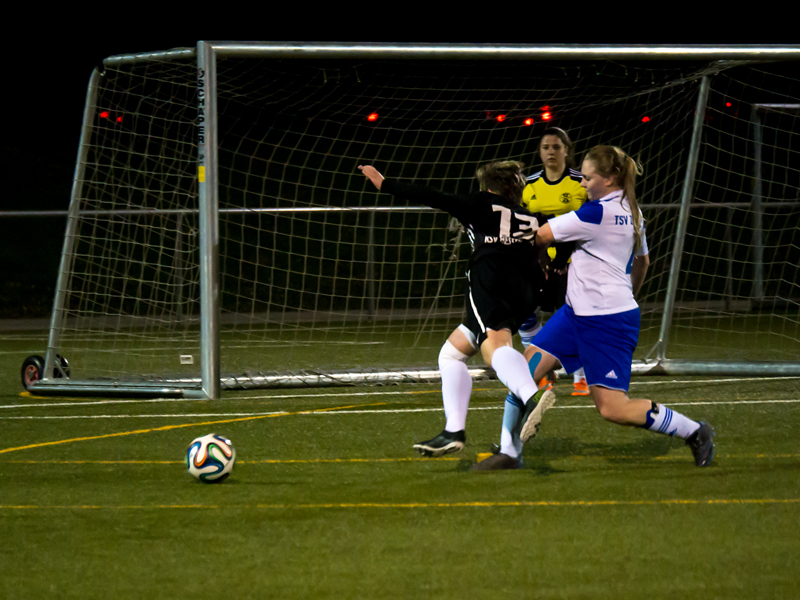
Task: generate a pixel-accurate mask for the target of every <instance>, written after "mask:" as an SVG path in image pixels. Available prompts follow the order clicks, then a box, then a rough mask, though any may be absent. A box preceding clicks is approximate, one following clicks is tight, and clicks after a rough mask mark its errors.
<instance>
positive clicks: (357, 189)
mask: <svg viewBox="0 0 800 600" xmlns="http://www.w3.org/2000/svg"><path fill="white" fill-rule="evenodd" d="M195 68H196V66H195V65H194V63H193V62H192V61H191V60H179V61H161V62H159V61H156V60H148V61H143V62H140V63H135V64H132V65H127V64H126V65H122V66H119V67H114V68H108V69H107V70H106V73H105V75H104V77H103V78H102V83H101V90H100V93H99V95H98V101H97V115H96V117H95V121H96V122H95V123H94V124H93V125H94V131H93V135H92V138H91V140H90V142H89V143H90V152H89V159H88V164H87V169H86V182H85V185H84V186H83V188H82V192H81V198H80V202H81V211H82V215H81V216H80V217H79V227H78V229H77V243H76V246H75V248H76V253H75V258H74V260H73V261H71V264H72V267H71V270H70V285H69V297H68V300H67V303H66V305H67V306H68V308H69V312H68V316H67V318H66V319H65V320H64V322H63V329H62V331H61V336H60V339H61V342H60V345H59V347H58V348H57V350H58V351H59V352H60V353H61V354H63V355H65V356H67V357H68V358H69V359H70V363H71V365H72V366H73V376H76V375H80V376H84V377H87V376H97V375H100V376H109V377H121V376H132V375H136V376H139V375H147V376H155V377H168V376H173V375H175V374H180V375H191V374H196V373H197V372H198V365H197V359H198V358H199V353H198V350H197V348H198V346H199V332H198V319H199V318H200V315H199V301H198V278H199V272H198V271H199V268H198V264H199V263H198V261H199V255H198V251H197V250H196V248H197V211H196V209H197V188H196V181H195V173H196V164H197V163H196V159H197V157H196V152H197V146H196V144H195V138H196V130H195V118H196V116H197V111H196V107H195V104H196V89H195V76H196V73H195ZM717 71H719V72H717ZM705 73H710V74H712V77H713V79H712V92H711V95H710V98H709V118H708V120H707V122H706V124H705V129H704V134H703V146H702V149H701V163H700V165H699V167H698V181H697V184H696V186H695V187H696V192H695V198H694V199H693V202H694V204H695V205H698V206H700V205H704V206H703V207H701V208H693V209H692V213H691V219H690V224H689V232H688V235H687V245H686V255H685V256H684V261H683V268H684V272H683V273H682V274H681V276H680V278H679V280H678V295H677V307H676V308H677V309H676V315H675V321H674V323H673V328H672V331H671V341H670V343H671V344H673V343H674V346H672V345H670V347H669V348H668V351H667V354H668V355H669V356H670V357H672V358H681V357H688V358H696V357H705V358H714V359H737V360H740V359H742V358H745V359H753V358H775V359H796V357H797V356H798V355H800V348H799V346H798V344H799V343H798V338H799V337H800V336H798V317H797V299H798V297H800V291H798V289H797V283H796V281H797V264H798V257H797V254H798V252H797V242H796V240H795V239H794V238H795V236H794V235H793V232H794V231H795V230H796V229H797V215H798V207H797V188H798V181H797V172H798V171H797V169H798V160H797V153H796V152H794V153H793V152H792V151H791V150H789V149H790V148H791V147H792V145H793V141H794V140H793V136H794V135H795V134H794V133H793V132H794V131H796V129H797V128H796V117H797V114H798V113H797V111H792V110H781V111H776V110H765V111H762V113H763V127H762V130H763V147H762V163H761V164H762V168H763V173H764V176H763V181H764V185H763V190H764V191H763V211H764V212H763V219H762V223H763V226H762V229H763V232H762V234H763V246H764V251H763V257H764V258H763V267H762V268H761V270H760V272H761V277H762V279H763V290H764V291H763V294H761V296H759V297H757V298H756V297H754V296H753V293H752V286H753V281H754V278H755V275H754V272H753V266H752V265H753V260H754V258H753V256H754V255H753V252H754V250H753V248H754V242H753V240H754V230H753V228H752V225H751V223H752V222H753V217H752V211H751V210H750V208H749V206H750V204H751V203H752V197H753V186H752V183H751V180H752V178H753V174H752V173H753V157H754V149H753V142H752V140H753V133H752V132H753V124H752V117H751V114H750V108H749V107H750V106H751V104H753V103H766V102H783V103H787V102H790V101H792V102H794V101H797V96H798V89H800V83H799V82H798V77H797V69H796V66H795V65H787V64H781V65H774V66H763V65H762V66H760V65H741V66H736V67H730V68H726V67H723V66H721V65H716V66H714V67H713V68H710V67H707V66H705V65H700V64H689V63H680V64H664V63H650V64H643V63H635V64H634V63H632V64H627V65H622V64H618V63H612V62H596V63H580V64H578V63H573V62H558V63H549V64H548V63H529V62H513V63H512V62H508V63H505V62H498V61H493V62H488V61H482V62H470V63H466V62H458V61H446V62H442V61H439V62H436V61H414V62H411V61H346V60H339V61H329V60H325V61H322V60H308V61H306V60H302V61H300V60H275V59H269V60H267V59H257V58H247V59H241V58H236V59H234V58H225V59H220V61H219V64H218V87H219V97H218V98H219V100H218V102H219V155H220V158H219V160H220V165H219V166H220V170H219V175H220V194H219V197H220V269H221V281H220V292H221V293H220V297H221V304H222V372H223V374H226V375H227V374H230V375H235V376H237V378H238V379H239V380H240V381H245V382H246V381H247V380H248V378H249V377H251V376H255V375H258V374H260V373H286V372H297V371H314V372H318V373H328V372H332V371H339V370H356V371H359V370H360V371H366V372H371V371H378V370H384V369H397V368H409V367H432V366H434V365H435V364H436V355H437V353H438V350H439V348H440V346H441V344H442V342H443V341H444V339H445V337H446V336H447V335H448V334H449V332H450V331H452V329H453V328H454V327H455V326H456V325H458V323H459V322H460V320H461V313H462V310H463V298H462V294H463V269H464V265H465V261H466V258H467V256H468V254H469V248H468V243H467V239H466V236H465V235H463V234H462V232H461V231H460V229H459V227H457V226H456V224H454V223H452V222H451V221H450V219H449V218H448V216H447V215H445V214H443V213H438V212H434V211H430V210H427V209H424V208H419V209H417V208H413V207H412V208H409V207H408V206H407V204H406V203H405V202H403V201H402V200H394V199H392V198H391V197H389V196H381V195H379V194H377V193H375V192H374V190H373V188H372V187H371V186H369V185H368V184H367V182H366V180H365V179H364V178H363V177H362V176H361V175H360V174H359V173H358V171H357V170H356V167H357V165H359V164H364V163H370V164H374V165H375V166H377V167H378V168H379V169H380V170H382V171H383V172H384V174H385V175H387V176H391V177H398V178H405V179H413V180H415V181H417V182H419V183H424V184H427V185H430V186H432V187H437V188H439V189H442V190H445V191H450V192H467V191H469V190H471V189H474V187H475V180H474V173H475V170H476V169H477V167H478V166H479V165H481V164H483V163H485V162H488V161H490V160H494V159H499V158H514V159H521V160H523V161H524V162H525V163H527V164H528V165H530V171H531V172H533V170H536V169H537V168H538V165H539V162H538V157H537V147H538V139H539V136H540V135H541V132H542V131H543V130H544V128H545V127H547V126H550V125H556V126H559V127H562V128H564V129H566V130H567V131H568V132H569V133H570V135H571V136H572V138H573V140H575V142H576V147H577V155H578V157H579V158H580V156H581V155H582V154H583V153H584V152H585V151H586V150H588V149H589V148H590V147H592V146H594V145H596V144H600V143H602V144H614V145H619V146H621V147H622V148H624V149H625V150H626V151H628V152H629V153H630V154H632V155H633V156H635V157H637V158H638V159H639V160H640V161H641V162H642V163H643V165H644V169H645V174H644V176H643V177H642V178H641V180H640V183H639V185H638V186H637V188H638V193H639V198H640V202H641V203H642V204H643V205H644V207H645V208H644V212H645V218H646V219H647V235H648V242H649V245H650V251H651V259H652V261H653V262H652V266H651V269H650V272H649V274H648V280H647V282H646V284H645V287H644V289H643V292H642V296H641V301H642V305H643V326H642V335H641V341H640V346H639V350H638V351H637V357H643V356H644V354H645V353H646V352H647V351H648V350H649V349H650V348H651V347H652V346H653V345H654V344H655V342H656V340H657V339H658V332H659V326H660V322H661V317H662V313H663V302H664V298H665V295H666V288H667V281H668V277H669V272H668V271H669V264H670V257H671V253H672V249H673V244H674V236H675V231H676V226H677V219H678V214H679V211H678V210H677V209H678V206H679V204H680V195H681V187H682V184H683V181H684V177H685V173H686V165H687V159H688V154H689V146H690V139H691V133H692V123H693V120H694V112H695V106H696V102H697V95H698V90H699V87H700V80H701V77H702V76H703V74H705ZM778 90H782V91H781V92H780V93H779V91H778ZM727 101H731V102H732V103H733V106H734V107H735V108H733V109H729V108H728V107H725V106H724V103H725V102H727ZM736 110H738V111H739V112H738V114H735V111H736ZM101 111H108V112H109V114H110V118H107V117H102V116H101ZM546 112H547V113H550V114H551V117H552V118H551V119H550V120H544V119H543V116H544V114H545V113H546ZM371 113H377V115H378V117H377V120H374V121H370V120H369V119H367V116H368V115H369V114H371ZM118 115H119V116H122V122H121V123H117V122H116V117H117V116H118ZM499 115H505V118H504V120H502V121H500V120H498V116H499ZM528 118H532V119H533V120H534V122H533V124H532V125H525V120H526V119H528ZM794 146H795V147H797V144H794ZM720 203H722V204H724V205H725V206H718V204H720ZM776 203H777V204H776ZM705 205H707V206H705ZM376 208H378V210H375V209H376ZM142 209H146V211H144V212H142ZM97 210H100V211H113V214H109V213H108V212H103V213H102V214H96V213H92V212H87V211H97ZM126 210H127V211H129V212H127V213H126V212H125V211H126ZM729 222H730V226H729V225H728V223H729ZM729 266H730V268H729ZM775 298H780V299H781V301H780V302H777V301H775V300H774V299H775ZM742 333H758V335H759V336H762V335H764V334H766V338H765V339H769V340H770V341H769V343H768V346H769V349H770V350H769V353H768V354H767V355H762V354H761V352H760V351H758V350H755V352H754V349H755V346H754V343H753V341H752V339H747V338H748V337H751V336H747V335H741V334H742ZM673 348H674V350H673ZM792 353H793V354H792ZM180 355H192V356H193V357H194V362H195V364H194V365H182V364H181V362H180ZM184 362H186V361H184Z"/></svg>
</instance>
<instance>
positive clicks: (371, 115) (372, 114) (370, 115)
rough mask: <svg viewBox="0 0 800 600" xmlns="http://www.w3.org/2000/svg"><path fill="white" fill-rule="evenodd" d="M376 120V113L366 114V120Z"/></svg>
mask: <svg viewBox="0 0 800 600" xmlns="http://www.w3.org/2000/svg"><path fill="white" fill-rule="evenodd" d="M377 120H378V113H376V112H374V113H369V114H368V115H367V121H377Z"/></svg>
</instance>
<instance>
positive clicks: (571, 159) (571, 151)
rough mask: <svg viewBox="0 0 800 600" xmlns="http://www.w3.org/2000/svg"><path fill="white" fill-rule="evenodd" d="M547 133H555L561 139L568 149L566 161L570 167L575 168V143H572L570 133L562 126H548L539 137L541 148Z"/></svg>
mask: <svg viewBox="0 0 800 600" xmlns="http://www.w3.org/2000/svg"><path fill="white" fill-rule="evenodd" d="M546 135H554V136H556V137H557V138H558V139H560V140H561V143H562V144H564V146H565V147H566V149H567V159H566V161H565V162H566V163H567V166H568V167H572V168H573V169H574V168H575V145H574V144H573V143H572V140H571V139H569V135H568V134H567V132H566V131H564V130H563V129H561V128H560V127H548V128H547V129H545V130H544V131H543V132H542V137H540V138H539V150H540V151H541V149H542V141H543V140H544V136H546Z"/></svg>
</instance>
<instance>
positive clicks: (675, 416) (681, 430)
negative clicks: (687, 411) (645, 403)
mask: <svg viewBox="0 0 800 600" xmlns="http://www.w3.org/2000/svg"><path fill="white" fill-rule="evenodd" d="M653 405H654V407H656V410H657V411H658V412H654V411H653V410H652V409H651V410H648V411H647V423H645V425H644V427H645V429H649V430H650V431H655V432H657V433H664V434H666V435H677V436H678V437H681V438H684V439H686V438H688V437H689V436H690V435H692V434H693V433H694V432H695V431H697V430H698V429H700V423H698V422H697V421H692V420H691V419H690V418H689V417H685V416H683V415H682V414H681V413H679V412H675V411H674V410H672V409H671V408H669V407H667V406H664V405H663V404H656V403H655V402H654V403H653Z"/></svg>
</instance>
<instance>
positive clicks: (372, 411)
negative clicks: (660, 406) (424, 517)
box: [0, 398, 800, 421]
mask: <svg viewBox="0 0 800 600" xmlns="http://www.w3.org/2000/svg"><path fill="white" fill-rule="evenodd" d="M798 403H800V398H790V399H785V398H782V399H774V400H692V401H689V402H670V403H669V406H700V405H717V404H736V405H750V404H798ZM594 407H595V406H594V404H578V405H570V406H559V405H556V406H554V407H552V408H551V409H550V410H556V409H564V410H566V409H574V408H594ZM502 408H504V406H503V405H502V404H498V405H497V406H473V407H471V408H470V411H475V410H500V409H502ZM441 411H442V408H441V407H427V408H374V409H368V410H329V411H324V412H323V411H319V410H307V411H300V412H296V413H293V414H294V415H295V416H297V415H363V414H370V415H384V414H398V413H424V412H441ZM285 413H286V411H272V412H243V413H223V412H219V413H191V414H158V415H146V414H144V415H39V416H32V415H29V416H0V421H12V420H25V419H28V420H42V419H53V420H66V419H176V418H178V419H181V418H183V419H194V418H200V417H203V418H208V417H266V416H270V415H281V414H285Z"/></svg>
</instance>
